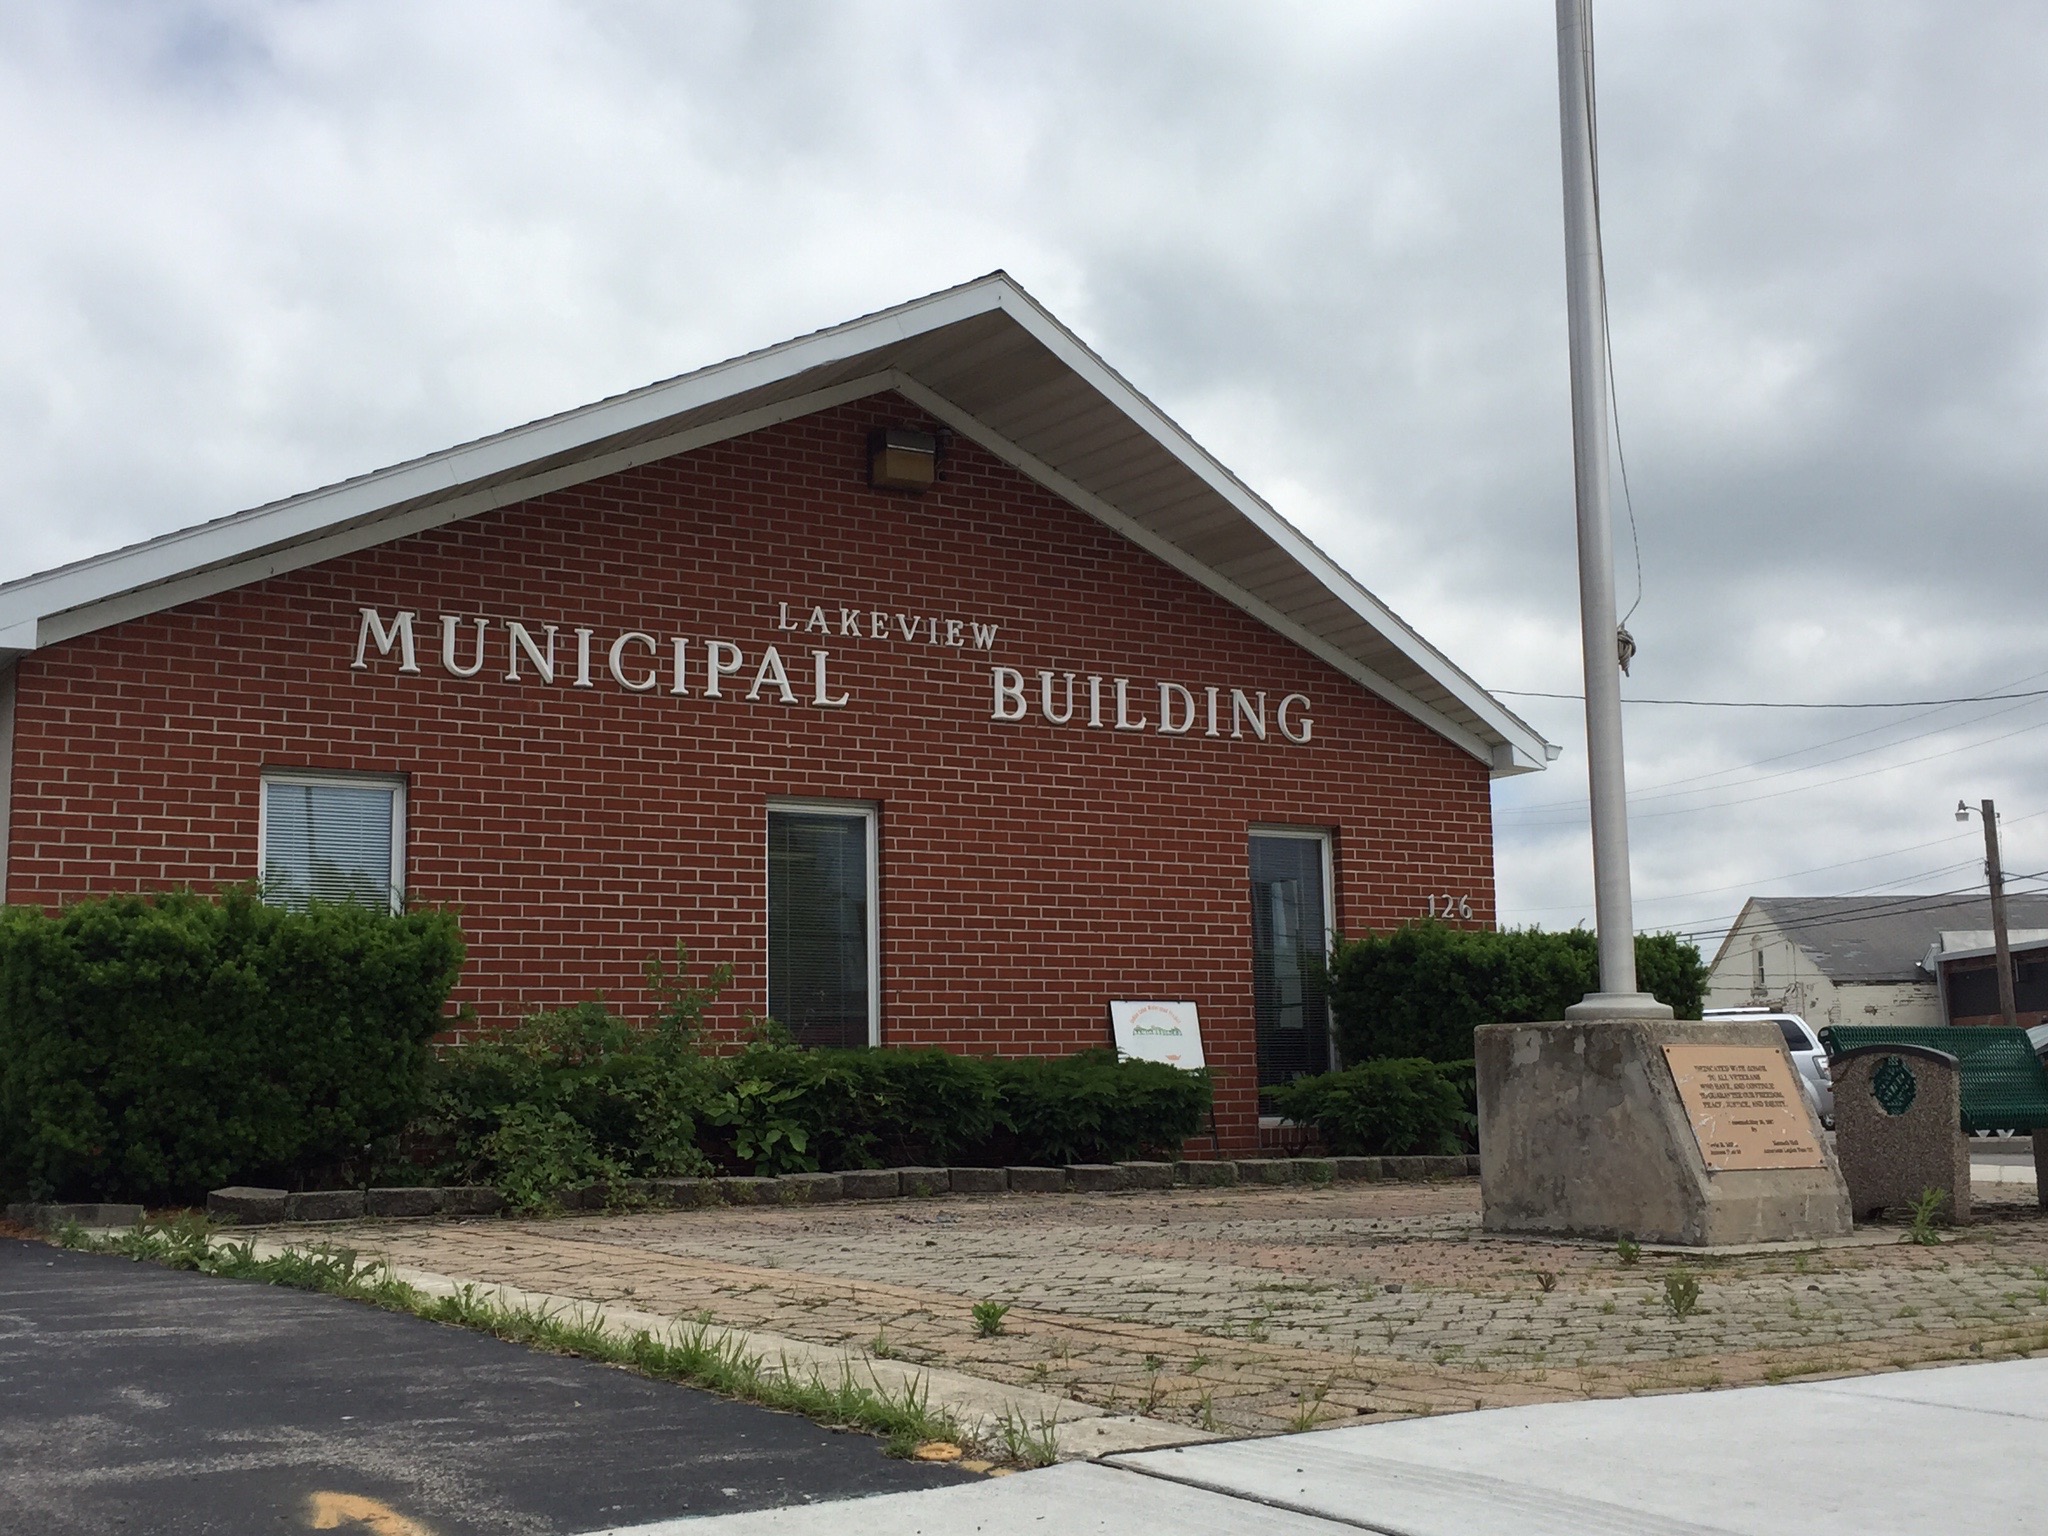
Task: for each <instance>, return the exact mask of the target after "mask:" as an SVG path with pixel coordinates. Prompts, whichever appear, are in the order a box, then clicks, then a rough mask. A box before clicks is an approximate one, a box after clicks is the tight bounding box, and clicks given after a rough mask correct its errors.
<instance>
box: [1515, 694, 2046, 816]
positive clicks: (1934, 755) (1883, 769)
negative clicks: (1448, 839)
mask: <svg viewBox="0 0 2048 1536" xmlns="http://www.w3.org/2000/svg"><path fill="white" fill-rule="evenodd" d="M2044 728H2048V720H2041V721H2036V722H2035V723H2034V724H2032V725H2023V726H2020V727H2019V728H2018V729H2017V730H2011V731H2006V732H2004V733H2003V734H2002V735H1998V736H1987V737H1985V738H1984V739H1983V740H1982V741H1971V742H1965V743H1964V744H1963V745H1962V746H1959V747H1949V748H1947V749H1945V750H1943V751H1940V752H1929V753H1927V754H1925V755H1924V756H1921V757H1909V758H1907V759H1906V761H1904V762H1903V763H1887V764H1884V765H1882V766H1880V767H1876V768H1865V769H1863V770H1862V771H1861V772H1859V773H1838V774H1836V775H1835V776H1834V777H1833V778H1831V779H1816V780H1814V781H1813V782H1812V783H1811V784H1795V785H1793V786H1792V787H1791V788H1789V789H1775V790H1770V791H1767V792H1766V793H1764V794H1761V795H1744V796H1741V797H1739V798H1737V799H1734V800H1710V801H1708V802H1707V803H1706V804H1705V805H1681V806H1674V807H1672V808H1671V809H1669V810H1662V811H1636V810H1635V809H1634V808H1633V807H1634V804H1635V803H1637V800H1638V797H1636V796H1631V797H1630V802H1631V809H1630V813H1629V814H1630V816H1631V817H1632V818H1635V817H1642V818H1648V817H1652V816H1690V815H1693V814H1695V813H1697V812H1699V811H1714V810H1720V809H1722V808H1724V807H1726V806H1731V805H1754V804H1755V803H1756V802H1757V801H1759V800H1775V799H1779V798H1780V797H1782V796H1785V795H1803V794H1805V793H1806V792H1807V791H1809V790H1815V789H1825V788H1827V787H1828V786H1829V785H1831V784H1846V783H1849V782H1850V781H1851V780H1853V779H1867V778H1869V777H1871V776H1872V775H1873V774H1879V773H1891V772H1894V771H1895V770H1897V769H1900V768H1911V767H1914V766H1916V765H1917V764H1920V763H1931V762H1934V761H1936V760H1937V759H1939V758H1944V757H1954V756H1955V755H1956V754H1957V753H1958V752H1970V751H1974V750H1975V749H1976V748H1978V747H1988V746H1990V745H1991V744H1992V743H1993V742H1999V741H2008V740H2010V739H2011V738H2012V737H2014V736H2024V735H2025V734H2027V732H2029V731H2038V730H2042V729H2044ZM1893 745H1897V743H1893ZM1850 755H1851V756H1859V755H1861V754H1856V753H1852V754H1850ZM1804 771H1805V770H1804V769H1789V770H1787V772H1793V773H1799V772H1804ZM1777 777H1782V775H1778V774H1765V775H1763V776H1762V777H1761V778H1758V779H1753V780H1751V781H1750V783H1761V782H1762V780H1763V779H1764V778H1777ZM1717 787H1725V788H1729V789H1741V788H1746V787H1747V786H1746V785H1743V784H1731V785H1726V786H1717ZM1683 793H1685V794H1706V793H1710V791H1708V790H1687V791H1683ZM1640 798H1641V799H1665V798H1672V797H1670V796H1643V797H1640ZM1568 803H1569V804H1570V806H1571V807H1572V808H1573V809H1574V810H1577V809H1578V808H1579V807H1581V806H1583V805H1584V804H1585V802H1584V801H1582V800H1575V801H1571V802H1568ZM1532 809H1533V808H1532ZM1517 814H1519V813H1518V812H1517V811H1516V810H1515V809H1514V808H1512V807H1509V808H1504V809H1503V810H1502V811H1501V813H1500V815H1501V817H1502V818H1503V819H1506V818H1508V817H1511V816H1514V815H1517ZM1567 824H1568V823H1566V822H1562V821H1552V822H1549V823H1547V825H1551V826H1563V825H1567ZM1536 825H1538V826H1541V825H1546V823H1537V824H1536Z"/></svg>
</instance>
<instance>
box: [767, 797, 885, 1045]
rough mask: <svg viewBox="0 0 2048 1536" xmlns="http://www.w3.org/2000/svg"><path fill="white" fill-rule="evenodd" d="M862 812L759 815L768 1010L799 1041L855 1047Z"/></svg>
mask: <svg viewBox="0 0 2048 1536" xmlns="http://www.w3.org/2000/svg"><path fill="white" fill-rule="evenodd" d="M873 916H874V915H873V914H872V913H871V912H870V911H869V910H868V818H867V817H866V816H865V815H864V814H859V813H853V814H838V813H834V812H830V811H808V810H804V811H797V810H788V811H782V810H771V811H770V812H769V813H768V1012H769V1013H770V1015H771V1016H773V1017H774V1019H775V1020H776V1021H777V1022H778V1023H780V1024H781V1025H782V1026H783V1027H784V1028H786V1029H788V1030H789V1032H790V1033H791V1034H792V1035H794V1036H795V1037H796V1039H797V1040H798V1042H799V1043H801V1044H803V1045H809V1046H849V1047H850V1046H863V1045H866V1044H868V1042H869V1040H870V1039H871V1035H870V1029H871V1027H872V1025H871V1021H872V1019H873V1014H874V999H873V997H872V995H871V988H870V977H869V967H868V955H869V940H870V929H869V925H870V924H871V923H872V921H873Z"/></svg>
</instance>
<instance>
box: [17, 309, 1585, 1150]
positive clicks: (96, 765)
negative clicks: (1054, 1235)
mask: <svg viewBox="0 0 2048 1536" xmlns="http://www.w3.org/2000/svg"><path fill="white" fill-rule="evenodd" d="M927 481H928V482H929V483H928V484H926V483H923V482H927ZM0 648H4V649H0V655H4V656H5V657H6V661H7V670H6V672H5V674H4V677H5V681H4V684H0V705H4V708H0V731H4V736H5V747H6V752H7V760H6V773H5V775H4V780H0V782H4V783H5V786H6V803H5V815H6V835H5V839H4V844H0V846H4V850H5V861H6V862H5V889H6V898H7V900H8V901H10V902H21V903H34V904H40V905H43V906H49V907H54V906H56V905H58V904H60V903H62V902H64V901H65V900H67V899H70V898H74V897H77V896H81V895H85V894H89V893H103V892H110V891H134V890H152V889H159V888H163V887H167V886H180V885H191V886H195V887H199V888H202V889H205V888H211V887H215V886H219V885H223V884H228V883H233V882H239V881H248V880H255V879H259V878H260V879H262V880H264V882H265V888H266V892H267V893H268V894H269V895H270V896H271V897H272V899H277V900H283V901H291V900H297V899H303V898H304V897H305V896H307V895H309V894H310V895H325V896H332V897H347V898H354V899H363V900H369V901H373V902H384V901H391V902H411V903H430V904H447V905H450V906H453V907H455V908H457V909H459V911H460V913H461V916H462V923H463V928H464V932H465V934H466V935H467V938H468V942H469V962H468V967H467V970H466V972H465V975H464V977H463V980H462V983H461V986H460V988H459V991H458V1001H459V1002H460V1003H462V1004H466V1005H468V1006H470V1007H472V1008H474V1009H475V1011H476V1013H477V1015H478V1017H479V1019H480V1020H481V1021H482V1022H483V1023H484V1024H486V1025H492V1024H497V1023H501V1022H503V1021H506V1020H509V1019H511V1018H514V1017H516V1016H518V1015H519V1014H521V1013H523V1012H525V1011H527V1010H530V1009H533V1008H536V1007H542V1006H549V1005H555V1004H560V1003H564V1002H570V1001H576V1000H580V999H583V998H586V997H588V996H590V995H591V994H592V993H594V992H598V991H602V992H603V993H605V994H606V995H607V996H608V997H609V998H610V999H612V1000H613V1001H614V1002H615V1003H616V1004H620V1005H623V1006H626V1007H627V1008H629V1009H631V1008H634V1007H637V1006H639V1005H640V1002H641V998H642V993H641V980H640V978H641V968H642V965H643V964H644V962H645V961H646V959H647V958H648V957H649V956H650V955H653V954H657V953H667V952H669V951H671V950H672V949H673V946H674V945H675V943H676V942H677V941H678V940H681V941H682V942H684V943H686V944H687V945H688V946H689V948H690V951H691V953H692V954H693V955H694V956H695V957H697V958H698V959H700V960H704V961H727V962H730V963H731V964H732V966H733V967H734V970H735V981H734V984H733V986H732V987H731V989H730V990H729V991H728V992H727V994H726V998H725V1002H724V1004H723V1005H722V1006H723V1011H724V1016H725V1018H726V1019H727V1021H728V1022H729V1023H731V1024H732V1025H733V1027H735V1028H737V1027H739V1025H740V1023H741V1020H742V1017H743V1013H744V1012H745V1011H752V1012H756V1013H768V1012H772V1013H773V1014H775V1015H776V1016H777V1017H779V1018H781V1019H782V1020H783V1021H784V1022H785V1023H788V1024H790V1025H791V1026H792V1027H793V1028H794V1029H796V1031H797V1032H798V1034H799V1036H800V1037H802V1038H805V1039H808V1040H810V1041H812V1042H814V1043H817V1044H820V1045H834V1044H837V1045H857V1044H864V1043H868V1042H872V1041H878V1042H881V1043H885V1044H890V1045H923V1044H940V1045H945V1046H948V1047H953V1048H958V1049H961V1050H967V1051H983V1052H1002V1053H1012V1054H1022V1053H1049V1052H1065V1051H1069V1050H1073V1049H1076V1048H1079V1047H1082V1046H1089V1045H1101V1044H1107V1043H1108V1040H1109V1027H1108V1015H1107V1005H1108V1003H1109V1002H1110V1001H1112V1000H1117V999H1124V1000H1129V999H1172V1000H1186V1001H1193V1002H1195V1003H1197V1004H1198V1005H1199V1007H1200V1012H1201V1022H1202V1027H1203V1035H1204V1038H1205V1044H1206V1050H1207V1058H1208V1061H1209V1064H1210V1065H1211V1067H1212V1068H1215V1069H1216V1070H1217V1072H1218V1075H1219V1080H1220V1081H1219V1125H1220V1128H1221V1131H1222V1133H1223V1137H1224V1140H1225V1143H1226V1144H1235V1145H1240V1146H1241V1145H1245V1144H1247V1143H1249V1142H1251V1141H1252V1140H1254V1139H1255V1137H1256V1130H1255V1125H1256V1121H1255V1116H1256V1085H1257V1083H1258V1082H1260V1081H1262V1080H1263V1081H1274V1080H1278V1079H1282V1078H1285V1077H1287V1076H1290V1075H1293V1074H1294V1073H1297V1072H1300V1071H1302V1070H1312V1069H1319V1068H1321V1067H1323V1066H1325V1065H1326V1064H1327V1063H1328V1060H1329V1047H1328V1043H1327V1021H1326V1019H1325V1017H1324V1013H1323V1009H1322V1005H1321V1001H1320V998H1319V997H1318V996H1317V994H1316V992H1315V988H1314V986H1313V981H1312V977H1311V976H1310V975H1309V974H1308V973H1307V971H1306V970H1305V969H1304V963H1305V961H1306V960H1307V958H1308V956H1309V955H1310V953H1311V952H1312V951H1314V950H1317V949H1319V948H1320V947H1321V946H1322V945H1323V944H1324V942H1325V941H1326V935H1327V934H1328V933H1329V932H1330V931H1332V930H1337V931H1354V932H1355V931H1362V930H1365V929H1369V928H1376V927H1385V926H1389V925H1393V924H1398V923H1402V922H1406V921H1409V920H1412V919H1414V918H1417V917H1420V916H1423V915H1425V914H1426V913H1428V912H1430V911H1432V910H1435V911H1438V912H1442V911H1443V910H1444V909H1445V907H1446V904H1448V906H1449V909H1450V910H1451V911H1452V912H1454V913H1456V914H1458V915H1459V916H1460V917H1461V918H1462V917H1463V916H1464V915H1465V914H1467V913H1469V917H1470V920H1471V921H1473V922H1475V923H1486V922H1490V921H1491V920H1492V917H1493V900H1494V896H1493V864H1492V828H1491V817H1490V802H1489V788H1488V786H1489V780H1490V778H1491V777H1492V776H1494V775H1497V774H1507V773H1517V772H1523V771H1527V770H1530V769H1534V768H1539V767H1541V766H1542V765H1543V763H1544V762H1545V761H1546V757H1547V755H1549V754H1548V749H1546V747H1545V744H1544V743H1543V741H1542V740H1541V738H1540V737H1538V736H1537V735H1536V733H1535V732H1534V731H1532V730H1531V729H1530V728H1529V727H1528V726H1527V725H1525V724H1523V723H1522V722H1521V721H1520V720H1518V719H1516V718H1515V717H1514V716H1513V715H1512V714H1510V713H1509V712H1508V711H1507V710H1505V709H1503V708H1502V707H1501V706H1500V705H1499V704H1498V703H1497V702H1496V701H1495V700H1493V699H1491V698H1490V697H1488V696H1487V695H1486V694H1485V693H1484V692H1483V691H1482V690H1481V689H1480V688H1478V687H1477V686H1476V685H1475V684H1474V683H1473V682H1472V680H1471V679H1470V678H1468V677H1467V676H1466V675H1465V674H1464V673H1462V672H1460V671H1459V670H1458V669H1457V668H1456V667H1454V666H1452V665H1451V664H1450V662H1449V661H1447V660H1446V659H1445V658H1444V657H1443V656H1442V655H1440V654H1439V653H1438V652H1437V651H1435V650H1434V649H1432V648H1431V647H1430V646H1429V645H1428V644H1427V643H1425V642H1424V641H1423V640H1422V639H1421V638H1420V637H1419V636H1417V635H1416V634H1414V633H1413V632H1412V631H1411V630H1409V629H1408V628H1407V627H1406V626H1405V625H1403V624H1402V623H1401V622H1400V620H1398V619H1397V618H1395V617H1394V616H1393V615H1392V614H1391V613H1389V612H1388V611H1387V610H1386V609H1385V608H1384V607H1382V606H1381V605H1380V604H1379V603H1378V602H1377V601H1376V600H1375V599H1373V598H1372V597H1371V595H1370V594H1368V593H1367V592H1365V591H1364V590H1363V589H1362V588H1361V587H1360V586H1359V585H1358V584H1357V583H1355V582H1354V581H1352V580H1351V578H1349V577H1348V576H1347V575H1345V574H1344V573H1343V572H1342V571H1340V570H1338V569H1337V568H1336V567H1335V566H1334V565H1332V564H1331V563H1330V561H1329V560H1328V559H1327V558H1326V557H1324V556H1323V555H1322V554H1321V553H1320V552H1318V551H1317V550H1316V549H1315V548H1314V547H1313V546H1311V545H1310V544H1309V543H1308V542H1307V541H1306V540H1305V539H1303V538H1302V537H1301V535H1300V534H1298V533H1297V532H1295V531H1294V530H1293V529H1292V528H1290V527H1289V526H1288V525H1287V524H1286V523H1285V522H1284V521H1282V520H1281V519H1280V518H1279V517H1278V516H1277V515H1276V514H1275V513H1274V512H1273V510H1272V509H1271V508H1270V507H1268V506H1266V505H1265V503H1263V502H1262V501H1260V500H1259V499H1258V498H1257V497H1256V496H1254V495H1253V494H1252V493H1251V492H1250V491H1249V490H1247V489H1246V488H1245V487H1244V486H1243V485H1241V484H1240V483H1239V482H1238V481H1237V480H1236V479H1234V478H1233V477H1232V476H1231V475H1230V474H1229V472H1228V471H1227V470H1225V469H1224V468H1223V467H1222V466H1221V465H1219V464H1217V463H1216V462H1215V461H1214V460H1213V459H1211V458H1210V457H1209V456H1208V455H1207V454H1205V453H1204V452H1203V451H1202V450H1201V449H1200V448H1199V447H1198V446H1197V445H1196V444H1195V443H1194V442H1192V441H1191V440H1190V439H1189V438H1188V437H1187V436H1186V434H1184V433H1183V432H1181V431H1180V429H1179V428H1177V427H1176V426H1174V425H1173V423H1172V422H1170V421H1169V420H1167V419H1166V418H1165V417H1164V416H1163V415H1162V414H1161V413H1160V412H1159V411H1158V410H1157V409H1156V408H1155V407H1153V406H1152V405H1151V404H1150V403H1149V402H1147V401H1146V400H1145V399H1144V398H1143V397H1142V396H1140V395H1138V394H1137V393H1136V392H1135V391H1133V390H1132V389H1131V388H1130V387H1129V386H1128V385H1127V384H1125V383H1124V382H1123V380H1122V379H1120V378H1119V377H1118V376H1117V375H1116V374H1115V373H1114V372H1112V371H1111V370H1110V369H1109V368H1108V367H1107V366H1106V365H1104V364H1103V363H1102V362H1101V361H1100V360H1099V359H1098V358H1096V357H1095V356H1094V355H1093V354H1092V353H1090V352H1089V351H1088V350H1087V349H1086V348H1085V347H1084V346H1082V345H1081V344H1080V343H1079V342H1078V341H1077V340H1076V339H1075V338H1074V337H1073V336H1072V335H1071V334H1070V333H1069V332H1067V331H1066V330H1065V329H1064V328H1062V327H1061V326H1060V325H1059V324H1058V323H1057V322H1056V321H1055V320H1053V319H1052V317H1051V316H1049V315H1048V314H1046V313H1045V311H1043V310H1042V309H1040V308H1039V307H1038V306H1037V304H1036V303H1035V302H1033V301H1032V300H1031V299H1030V298H1029V297H1028V296H1027V295H1025V294H1024V293H1023V292H1021V290H1019V289H1018V288H1017V287H1016V286H1015V285H1014V284H1013V283H1011V282H1010V281H1009V279H1007V278H1006V277H1003V276H1002V275H1000V274H997V275H995V276H992V277H989V278H985V279H982V280H980V281H978V282H975V283H971V284H968V285H966V286H965V287H962V288H958V289H953V290H950V291H948V292H945V293H941V294H937V295H934V296H933V297H931V298H928V299H924V300H920V301H918V302H916V303H913V304H909V305H906V306H904V307H902V308H899V309H896V310H892V311H888V312H886V313H883V314H879V315H875V316H871V317H869V318H867V319H864V320H859V321H855V322H853V323H851V324H848V325H846V326H842V327H839V328H837V329H835V330H831V331H826V332H821V333H819V334H817V335H814V336H810V337H806V338H803V339H800V340H798V341H794V342H790V343H788V344H786V345H783V346H780V347H776V348H772V349H770V350H768V351H766V352H760V353H755V354H752V355H750V356H747V357H744V358H740V359H738V360H736V361H734V362H730V363H726V364H722V365H720V366H718V367H715V368H710V369H706V370H703V371H701V372H698V373H695V374H690V375H686V376H684V377H683V378H680V379H676V380H672V381H670V382H668V383H664V384H658V385H654V386H651V387H650V388H648V389H645V390H641V391H638V392H636V393H634V394H630V395H625V396H620V397H618V398H615V399H612V400H608V401H603V402H600V403H598V404H596V405H593V406H589V407H586V408H584V409H582V410H578V411H573V412H570V413H568V414H566V415H563V416H559V417H555V418H552V419H549V420H546V421H542V422H537V423H534V424H532V425H529V426H525V427H520V428H517V429H514V430H512V431H510V432H506V433H503V434H501V435H499V436H496V437H492V438H487V439H484V440H482V441H480V442H476V443H471V444H467V445H465V446H462V447H458V448H454V449H451V450H449V451H447V452H445V453H441V454H436V455H434V456H432V457H430V458H427V459H422V460H419V461H416V462H414V463H411V464H405V465H400V466H398V467H396V468H394V469H389V470H384V471H380V472H379V473H376V474H373V475H368V476H364V477H363V478H361V479H358V480H352V481H348V482H346V483H344V484H341V485H338V486H333V487H330V488H328V489H325V490H321V491H315V492H312V493H310V494H308V495H305V496H301V497H296V498H294V499H292V500H289V501H285V502H280V503H277V504H274V505H271V506H267V507H261V508H257V509H255V510H253V511H250V512H245V513H241V514H238V515H236V516H233V517H228V518H224V519H221V520H220V521H217V522H213V523H208V524H205V525H203V526H201V527H198V528H194V529H189V530H186V531H184V532H181V533H178V534H173V535H170V536H167V537H165V538H161V539H156V540H153V541H151V542H149V543H146V544H142V545H138V546H135V547H133V548H129V549H125V550H120V551H116V552H114V553H112V554H109V555H106V556H102V557H100V558H97V559H94V560H89V561H85V562H82V563H80V564H78V565H74V566H69V567H65V568H63V569H60V570H57V571H52V572H48V573H45V574H43V575H39V576H35V577H30V578H28V579H26V580H23V581H18V582H15V583H12V584H10V585H8V586H6V587H4V588H0Z"/></svg>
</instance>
